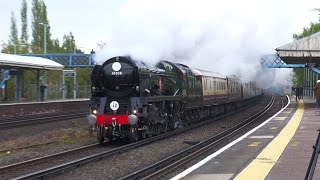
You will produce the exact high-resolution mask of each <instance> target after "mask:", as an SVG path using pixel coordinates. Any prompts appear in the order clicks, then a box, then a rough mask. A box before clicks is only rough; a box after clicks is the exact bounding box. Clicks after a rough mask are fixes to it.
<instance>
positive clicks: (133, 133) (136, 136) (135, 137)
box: [129, 126, 139, 142]
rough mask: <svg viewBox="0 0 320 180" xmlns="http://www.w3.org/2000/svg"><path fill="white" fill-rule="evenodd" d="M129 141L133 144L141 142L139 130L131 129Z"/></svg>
mask: <svg viewBox="0 0 320 180" xmlns="http://www.w3.org/2000/svg"><path fill="white" fill-rule="evenodd" d="M129 139H130V141H131V142H137V141H138V140H139V133H138V128H137V127H134V126H132V127H131V128H130V135H129Z"/></svg>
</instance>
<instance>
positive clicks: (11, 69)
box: [0, 53, 64, 102]
mask: <svg viewBox="0 0 320 180" xmlns="http://www.w3.org/2000/svg"><path fill="white" fill-rule="evenodd" d="M63 69H64V66H63V65H61V64H59V63H57V62H54V61H52V60H49V59H45V58H41V57H32V56H18V55H12V54H3V53H0V83H1V86H0V88H1V93H0V100H3V99H5V98H6V97H7V94H8V88H7V82H8V80H9V79H10V78H14V84H15V86H14V96H15V99H16V100H15V101H16V102H20V101H21V97H22V96H21V95H22V94H23V89H24V87H23V85H24V83H23V76H24V72H25V71H28V70H29V71H31V72H33V74H34V75H35V77H36V80H37V81H36V84H37V93H36V94H37V100H38V101H40V100H46V97H47V88H46V86H47V71H48V70H63ZM40 77H43V78H42V80H41V82H42V84H40ZM41 95H42V96H41Z"/></svg>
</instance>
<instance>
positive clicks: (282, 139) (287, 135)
mask: <svg viewBox="0 0 320 180" xmlns="http://www.w3.org/2000/svg"><path fill="white" fill-rule="evenodd" d="M303 112H304V103H303V101H300V102H299V108H298V109H297V111H296V112H295V114H294V115H293V117H292V119H291V120H290V122H289V123H288V124H287V126H286V127H284V128H283V129H282V131H281V132H280V133H279V135H278V136H277V137H276V138H275V139H273V140H272V141H271V142H270V143H269V144H268V146H267V147H266V148H265V149H264V150H263V151H262V152H261V153H260V154H259V155H258V156H257V157H256V158H255V159H254V160H253V161H252V162H251V163H250V164H249V165H248V166H247V167H246V168H245V169H243V170H242V171H241V172H240V173H239V174H238V175H237V176H236V177H235V179H236V180H248V179H254V180H257V179H265V178H266V177H267V175H268V174H269V172H270V171H271V169H272V167H273V166H274V165H275V164H276V162H277V160H278V159H279V157H280V156H281V154H282V152H283V151H284V149H285V148H286V146H287V145H288V143H289V141H290V140H291V138H292V137H293V135H294V133H295V132H296V130H297V128H298V126H299V124H300V122H301V119H302V116H303Z"/></svg>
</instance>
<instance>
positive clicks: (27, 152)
mask: <svg viewBox="0 0 320 180" xmlns="http://www.w3.org/2000/svg"><path fill="white" fill-rule="evenodd" d="M0 137H1V139H0V162H1V166H5V165H8V164H12V163H16V162H21V161H25V160H29V159H33V158H38V157H42V156H45V155H50V154H54V153H57V152H61V151H65V150H69V149H72V148H76V147H80V146H83V145H87V144H92V143H96V142H97V141H96V137H95V136H90V135H89V133H88V124H87V121H86V119H85V118H77V119H73V120H65V121H58V122H52V123H48V124H42V125H33V126H26V127H19V128H11V129H6V130H1V131H0Z"/></svg>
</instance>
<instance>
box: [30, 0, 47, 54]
mask: <svg viewBox="0 0 320 180" xmlns="http://www.w3.org/2000/svg"><path fill="white" fill-rule="evenodd" d="M44 26H46V40H47V49H48V51H47V52H50V51H51V48H52V40H51V33H50V25H49V20H48V17H47V6H46V5H45V3H44V1H43V0H40V1H39V0H33V1H32V38H33V39H32V41H31V44H32V51H33V53H42V52H43V47H44V28H45V27H44Z"/></svg>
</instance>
